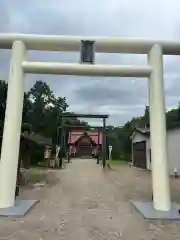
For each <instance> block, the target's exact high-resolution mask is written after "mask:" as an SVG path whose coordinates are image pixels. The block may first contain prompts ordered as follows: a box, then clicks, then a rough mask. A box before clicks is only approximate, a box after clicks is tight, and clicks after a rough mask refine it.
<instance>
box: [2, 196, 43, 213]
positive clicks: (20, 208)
mask: <svg viewBox="0 0 180 240" xmlns="http://www.w3.org/2000/svg"><path fill="white" fill-rule="evenodd" d="M38 202H39V201H38V200H20V199H18V200H16V201H15V205H14V206H13V207H9V208H0V216H6V217H8V216H16V217H18V216H24V215H25V214H26V213H27V212H28V211H29V210H30V209H31V208H32V207H33V206H34V205H35V204H36V203H38Z"/></svg>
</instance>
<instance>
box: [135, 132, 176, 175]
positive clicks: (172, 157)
mask: <svg viewBox="0 0 180 240" xmlns="http://www.w3.org/2000/svg"><path fill="white" fill-rule="evenodd" d="M131 140H132V165H133V166H135V167H139V168H142V169H147V170H151V144H150V130H149V129H146V128H143V129H142V128H136V129H135V130H134V132H133V134H132V135H131ZM157 147H158V146H157ZM167 153H168V164H169V174H170V175H174V172H177V175H180V127H176V128H173V129H170V130H167Z"/></svg>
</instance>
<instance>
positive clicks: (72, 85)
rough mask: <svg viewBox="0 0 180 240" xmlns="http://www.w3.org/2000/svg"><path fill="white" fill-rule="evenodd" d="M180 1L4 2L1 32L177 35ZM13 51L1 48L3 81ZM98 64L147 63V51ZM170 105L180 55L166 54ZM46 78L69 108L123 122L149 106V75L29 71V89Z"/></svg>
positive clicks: (72, 57)
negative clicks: (97, 75)
mask: <svg viewBox="0 0 180 240" xmlns="http://www.w3.org/2000/svg"><path fill="white" fill-rule="evenodd" d="M179 9H180V1H179V0H171V1H167V2H166V3H165V1H164V0H158V1H156V0H126V1H120V0H111V1H109V0H98V1H97V0H91V1H87V0H51V1H49V0H31V1H24V0H16V1H15V0H1V1H0V33H33V34H63V35H84V36H89V35H95V36H119V37H145V38H151V39H178V38H179V37H180V17H179ZM29 59H30V60H42V61H48V60H49V61H63V62H78V61H79V54H78V53H60V52H58V53H52V52H51V53H49V52H48V53H47V52H30V53H29ZM9 60H10V51H7V50H0V79H5V80H7V79H8V69H9ZM96 63H106V64H108V63H110V64H113V63H114V64H146V56H144V55H138V56H137V55H130V54H128V55H125V54H97V56H96ZM164 70H165V91H166V108H167V109H169V108H172V107H177V106H178V102H179V101H180V57H169V56H166V57H164ZM36 80H44V81H46V82H47V83H48V84H49V85H50V86H51V88H52V90H53V91H54V93H55V94H56V95H57V96H65V97H66V98H67V101H68V104H69V105H70V108H69V110H72V111H74V112H77V113H105V114H109V115H110V118H109V124H115V125H122V124H123V123H124V122H125V121H127V120H130V119H131V118H132V117H133V116H137V115H141V114H143V112H144V108H145V105H147V104H148V96H147V79H143V78H141V79H138V78H110V77H109V78H99V77H94V78H92V77H75V76H45V75H31V76H27V78H26V88H29V87H31V86H32V85H33V84H34V82H35V81H36Z"/></svg>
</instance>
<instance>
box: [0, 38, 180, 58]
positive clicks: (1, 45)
mask: <svg viewBox="0 0 180 240" xmlns="http://www.w3.org/2000/svg"><path fill="white" fill-rule="evenodd" d="M15 41H22V42H23V43H24V44H25V45H26V48H27V49H28V50H47V51H80V45H81V41H94V42H95V50H96V52H107V53H108V52H109V53H137V54H147V53H149V51H150V50H151V48H152V47H153V46H154V45H156V44H158V45H160V46H161V47H162V49H163V54H164V55H180V40H158V39H157V40H156V39H147V38H122V37H96V36H94V37H92V36H89V37H88V36H86V37H84V36H66V35H36V34H6V33H5V34H0V49H11V48H12V44H13V42H15Z"/></svg>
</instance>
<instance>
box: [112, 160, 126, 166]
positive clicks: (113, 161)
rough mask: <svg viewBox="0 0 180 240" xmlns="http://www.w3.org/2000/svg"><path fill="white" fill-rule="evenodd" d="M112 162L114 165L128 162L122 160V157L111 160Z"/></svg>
mask: <svg viewBox="0 0 180 240" xmlns="http://www.w3.org/2000/svg"><path fill="white" fill-rule="evenodd" d="M111 164H113V165H124V164H127V162H126V161H124V160H121V159H113V160H112V161H111Z"/></svg>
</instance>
